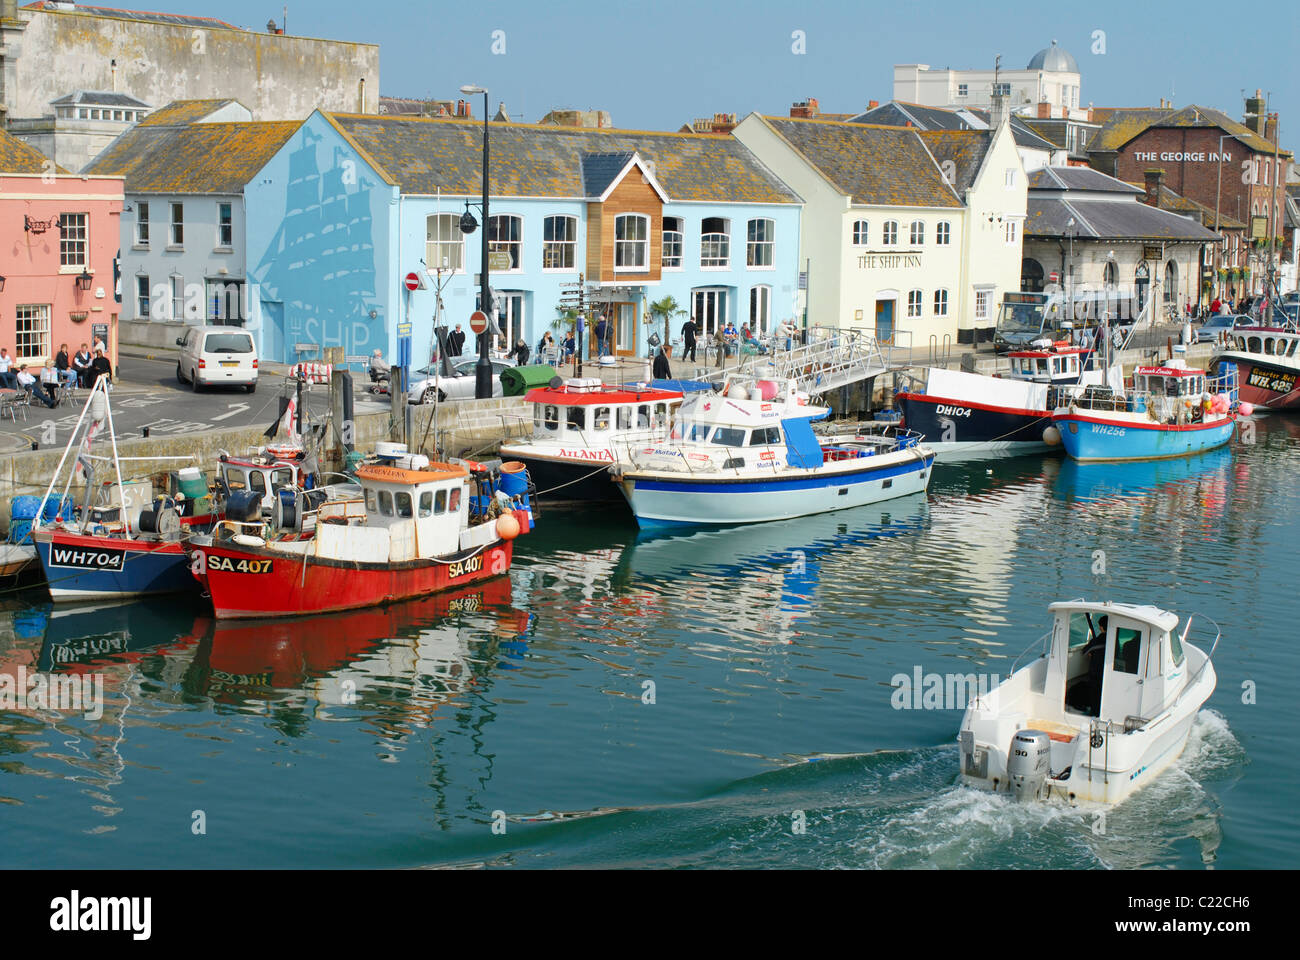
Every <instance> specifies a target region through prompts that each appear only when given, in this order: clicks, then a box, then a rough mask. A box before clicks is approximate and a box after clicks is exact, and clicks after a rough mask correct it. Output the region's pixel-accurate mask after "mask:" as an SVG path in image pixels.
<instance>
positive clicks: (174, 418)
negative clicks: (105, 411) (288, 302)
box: [0, 348, 388, 454]
mask: <svg viewBox="0 0 1300 960" xmlns="http://www.w3.org/2000/svg"><path fill="white" fill-rule="evenodd" d="M128 349H129V348H121V349H119V353H118V368H117V371H116V374H117V379H116V381H115V382H114V384H113V392H112V394H111V405H112V414H113V430H114V433H115V434H116V435H117V438H118V439H119V440H124V439H128V438H133V437H140V436H142V435H143V431H144V430H145V428H148V430H149V435H150V436H162V437H167V436H180V435H184V434H188V433H197V432H198V431H200V430H212V429H215V428H218V427H243V426H249V425H252V424H258V425H262V426H270V425H271V421H272V420H273V419H274V418H275V416H276V414H277V413H278V412H279V409H280V406H279V403H280V399H279V398H280V397H281V396H282V395H285V396H287V395H289V394H290V393H292V392H293V390H294V389H295V387H294V384H292V383H290V382H288V381H287V380H286V379H285V375H286V374H287V373H288V370H289V367H288V365H286V364H275V363H263V364H260V365H259V368H258V383H257V391H256V392H255V393H245V392H244V389H243V388H242V387H211V388H207V389H205V390H204V391H203V392H201V393H195V392H194V391H193V389H192V388H191V387H190V385H189V384H188V383H186V384H182V383H179V382H178V381H177V379H176V357H175V356H174V355H153V354H150V353H147V352H145V351H144V350H142V349H141V350H133V351H132V352H129V353H128V352H127V350H128ZM358 386H360V384H359V385H358ZM87 392H88V391H85V390H78V391H77V396H76V397H75V399H74V402H73V403H71V404H65V405H64V406H60V407H56V408H54V409H53V410H51V409H47V408H46V407H43V406H40V405H39V404H38V405H35V406H29V407H26V408H25V411H24V410H20V412H19V414H18V419H17V421H13V420H10V419H9V417H8V416H5V417H3V418H0V454H5V453H17V452H19V451H23V450H31V449H33V447H32V444H33V443H36V444H39V446H40V447H41V448H42V449H44V448H48V447H56V448H58V447H63V446H65V445H66V444H67V442H68V440H69V439H70V437H71V435H72V431H73V430H74V428H75V427H76V424H77V419H78V418H79V417H80V416H81V411H82V408H83V407H84V405H85V400H86V395H87ZM304 397H305V400H306V403H305V406H306V409H307V410H309V411H311V412H312V413H313V414H314V415H318V416H323V415H324V414H326V413H327V412H328V409H329V387H328V386H326V385H324V384H318V385H310V386H308V388H307V389H306V390H305V391H304ZM387 409H388V401H387V399H386V398H385V399H383V400H380V401H376V400H372V399H371V398H370V395H369V394H367V393H364V392H363V391H361V390H360V389H358V391H357V393H356V412H357V413H358V414H364V413H375V412H378V411H381V410H387ZM23 412H26V414H27V418H26V419H23Z"/></svg>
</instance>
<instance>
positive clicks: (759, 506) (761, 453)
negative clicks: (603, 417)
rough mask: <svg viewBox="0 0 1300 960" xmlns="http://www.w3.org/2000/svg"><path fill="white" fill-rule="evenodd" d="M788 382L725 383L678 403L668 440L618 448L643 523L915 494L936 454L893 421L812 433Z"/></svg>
mask: <svg viewBox="0 0 1300 960" xmlns="http://www.w3.org/2000/svg"><path fill="white" fill-rule="evenodd" d="M829 413H830V410H829V409H828V408H826V407H817V406H811V405H809V403H808V396H807V395H806V394H803V393H800V392H799V390H798V385H797V383H796V381H794V380H779V381H778V380H759V381H754V382H748V381H744V380H740V379H732V380H730V381H728V382H727V383H725V384H724V385H723V388H722V390H721V392H719V393H697V394H694V395H692V396H691V397H689V398H687V399H686V400H685V401H683V403H682V406H681V409H680V410H679V412H678V416H677V420H676V422H675V424H674V425H673V429H672V432H671V434H670V435H669V436H668V438H667V439H665V440H663V441H661V442H659V443H656V444H654V445H652V446H649V447H646V446H639V445H633V444H627V445H624V446H620V447H616V453H615V456H616V459H615V462H614V464H613V466H611V467H610V473H611V474H612V475H613V476H614V478H615V480H616V481H617V482H618V484H619V488H620V489H621V490H622V492H623V495H624V496H625V497H626V498H627V502H628V504H629V505H630V506H631V508H632V513H633V515H634V516H635V517H636V521H637V524H638V525H639V526H641V527H643V528H644V527H666V526H679V525H688V526H689V525H700V526H719V525H725V524H739V523H762V522H765V521H768V520H788V519H790V518H792V517H804V516H809V515H811V514H816V513H826V512H829V511H832V510H842V509H845V508H847V507H857V506H862V505H863V504H867V503H876V502H878V501H881V500H890V499H892V498H894V497H903V496H907V495H908V494H911V493H919V492H921V491H923V490H925V489H926V486H927V485H928V483H929V479H930V473H931V467H932V466H933V464H934V452H933V451H932V450H930V449H929V448H927V447H923V446H921V445H920V444H919V440H920V436H919V435H918V434H915V433H912V432H910V431H895V430H894V429H893V428H892V427H890V428H888V429H886V430H881V431H879V432H876V433H859V434H850V435H845V436H827V435H822V436H818V434H817V433H815V432H814V430H813V426H812V425H813V422H814V421H817V420H823V419H825V418H826V417H827V416H828V415H829Z"/></svg>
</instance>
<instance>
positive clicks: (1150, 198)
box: [1142, 169, 1165, 208]
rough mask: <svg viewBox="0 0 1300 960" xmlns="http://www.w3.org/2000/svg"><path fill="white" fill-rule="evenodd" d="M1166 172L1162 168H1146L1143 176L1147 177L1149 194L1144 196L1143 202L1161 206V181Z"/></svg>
mask: <svg viewBox="0 0 1300 960" xmlns="http://www.w3.org/2000/svg"><path fill="white" fill-rule="evenodd" d="M1164 175H1165V172H1164V171H1163V170H1160V169H1152V170H1145V171H1143V173H1142V176H1143V177H1144V178H1145V179H1146V187H1147V194H1146V196H1145V197H1143V198H1142V202H1143V203H1145V204H1146V205H1147V206H1148V207H1157V208H1158V207H1159V206H1160V181H1161V180H1162V179H1163V178H1164Z"/></svg>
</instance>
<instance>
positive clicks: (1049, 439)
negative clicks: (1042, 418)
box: [1043, 424, 1061, 447]
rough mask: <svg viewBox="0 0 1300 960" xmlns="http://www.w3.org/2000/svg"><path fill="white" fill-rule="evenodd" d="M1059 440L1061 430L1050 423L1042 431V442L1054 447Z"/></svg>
mask: <svg viewBox="0 0 1300 960" xmlns="http://www.w3.org/2000/svg"><path fill="white" fill-rule="evenodd" d="M1060 442H1061V431H1060V430H1059V429H1058V428H1057V426H1056V424H1052V425H1051V426H1050V427H1048V428H1047V429H1046V430H1044V431H1043V443H1045V444H1047V445H1048V446H1049V447H1054V446H1056V445H1057V444H1058V443H1060Z"/></svg>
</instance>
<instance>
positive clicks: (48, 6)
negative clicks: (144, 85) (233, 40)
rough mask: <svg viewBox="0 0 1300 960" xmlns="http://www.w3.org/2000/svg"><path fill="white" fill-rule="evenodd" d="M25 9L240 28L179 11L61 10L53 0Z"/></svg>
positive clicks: (80, 5) (41, 0) (81, 5)
mask: <svg viewBox="0 0 1300 960" xmlns="http://www.w3.org/2000/svg"><path fill="white" fill-rule="evenodd" d="M23 9H24V10H38V11H41V12H44V13H82V14H86V13H88V14H91V15H92V16H98V17H112V18H114V19H116V20H139V21H142V22H144V23H165V24H170V25H172V26H178V27H202V28H203V29H205V30H238V29H239V27H236V26H235V25H234V24H231V23H226V21H224V20H217V19H215V18H213V17H191V16H186V15H184V14H178V13H149V12H146V11H144V10H119V9H117V8H116V7H92V6H88V5H86V4H84V3H78V4H77V5H76V6H75V7H74V8H72V9H70V10H60V9H59V8H58V7H57V6H55V4H54V3H53V2H52V0H36V2H35V3H29V4H26V5H25V6H24V7H23Z"/></svg>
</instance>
